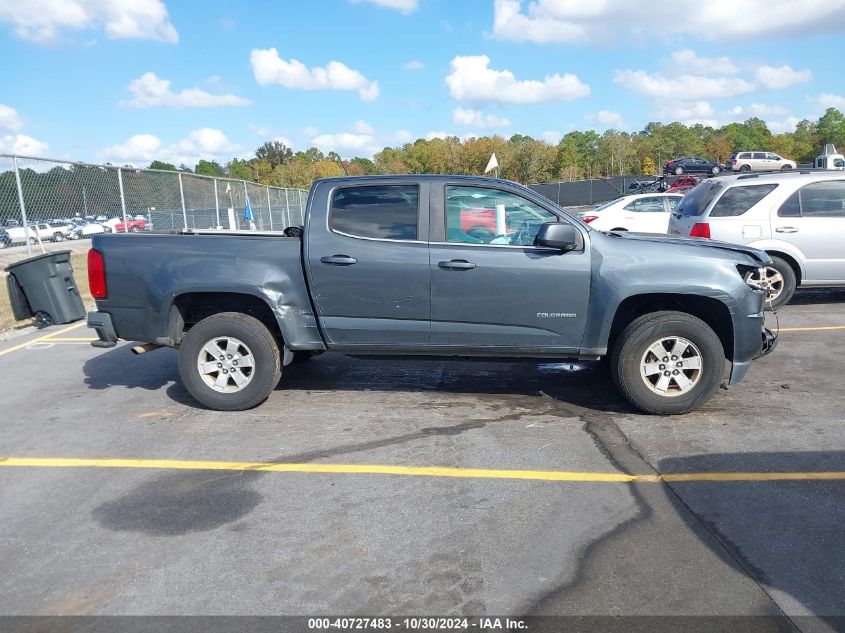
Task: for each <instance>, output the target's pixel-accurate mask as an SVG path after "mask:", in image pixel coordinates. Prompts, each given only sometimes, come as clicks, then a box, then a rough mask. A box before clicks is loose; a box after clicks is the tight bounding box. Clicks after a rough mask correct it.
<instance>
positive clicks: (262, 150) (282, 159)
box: [255, 141, 293, 168]
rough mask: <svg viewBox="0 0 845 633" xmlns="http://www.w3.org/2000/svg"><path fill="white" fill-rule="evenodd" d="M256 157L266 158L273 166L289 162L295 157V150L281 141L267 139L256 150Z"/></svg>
mask: <svg viewBox="0 0 845 633" xmlns="http://www.w3.org/2000/svg"><path fill="white" fill-rule="evenodd" d="M255 157H256V158H258V159H259V160H266V161H267V162H268V163H270V166H271V168H272V167H276V166H277V165H284V164H285V163H287V162H288V161H289V160H290V159H291V158H293V152H292V151H291V149H290V148H289V147H287V146H286V145H285V144H284V143H282V142H281V141H267V142H266V143H264V144H263V145H262V146H261V147H259V148H258V149H256V150H255Z"/></svg>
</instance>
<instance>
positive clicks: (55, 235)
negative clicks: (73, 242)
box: [53, 233, 65, 242]
mask: <svg viewBox="0 0 845 633" xmlns="http://www.w3.org/2000/svg"><path fill="white" fill-rule="evenodd" d="M64 239H65V236H64V234H62V233H53V241H54V242H62V241H64Z"/></svg>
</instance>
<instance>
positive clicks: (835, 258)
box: [669, 171, 845, 308]
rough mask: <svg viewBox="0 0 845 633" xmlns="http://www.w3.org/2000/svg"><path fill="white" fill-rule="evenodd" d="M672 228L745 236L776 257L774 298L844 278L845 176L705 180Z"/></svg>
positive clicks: (776, 302)
mask: <svg viewBox="0 0 845 633" xmlns="http://www.w3.org/2000/svg"><path fill="white" fill-rule="evenodd" d="M669 232H670V233H672V234H676V235H689V236H692V237H711V238H713V239H717V240H722V241H725V242H732V243H736V244H746V245H748V246H753V247H755V248H759V249H762V250H765V251H766V252H767V253H769V255H771V257H772V264H771V265H770V266H768V267H767V269H766V275H765V279H764V281H765V283H766V284H767V285H768V286H769V287H770V291H771V297H772V305H773V306H774V307H775V308H777V307H778V306H781V305H783V304H785V303H786V302H788V301H789V299H790V298H791V297H792V294H793V292H795V288H796V287H798V286H817V287H824V286H845V177H843V175H842V174H839V173H836V172H809V171H804V172H793V173H789V174H782V173H772V174H747V175H741V176H725V177H722V178H714V179H711V180H708V181H705V182H703V183H701V184H700V185H698V187H696V188H695V189H693V190H692V191H691V192H690V193H688V194H687V195H686V196H684V199H683V200H682V201H681V204H680V205H678V208H677V210H676V211H675V212H674V213H673V214H672V217H671V218H670V222H669Z"/></svg>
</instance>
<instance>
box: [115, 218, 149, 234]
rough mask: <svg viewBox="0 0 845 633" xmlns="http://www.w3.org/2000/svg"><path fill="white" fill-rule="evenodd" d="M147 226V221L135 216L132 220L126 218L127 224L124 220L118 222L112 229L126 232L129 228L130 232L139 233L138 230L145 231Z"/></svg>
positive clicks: (117, 231)
mask: <svg viewBox="0 0 845 633" xmlns="http://www.w3.org/2000/svg"><path fill="white" fill-rule="evenodd" d="M145 226H146V223H145V222H144V220H143V219H140V220H139V219H137V218H135V219H132V220H126V224H124V223H123V222H122V221H121V222H118V223H117V224H115V225H114V226H113V227H112V230H114V231H115V232H116V233H125V232H126V231H127V230H128V231H129V232H130V233H137V232H138V231H143V230H144V227H145Z"/></svg>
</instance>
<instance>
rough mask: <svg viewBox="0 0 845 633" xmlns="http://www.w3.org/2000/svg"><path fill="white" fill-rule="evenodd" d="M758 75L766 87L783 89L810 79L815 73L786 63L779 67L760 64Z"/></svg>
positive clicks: (758, 79) (758, 78)
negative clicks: (797, 68) (793, 67)
mask: <svg viewBox="0 0 845 633" xmlns="http://www.w3.org/2000/svg"><path fill="white" fill-rule="evenodd" d="M756 76H757V81H759V82H760V83H761V84H763V85H764V86H765V87H766V88H771V89H773V90H781V89H783V88H789V86H792V85H794V84H798V83H802V82H807V81H810V79H811V78H812V76H813V74H812V73H811V72H810V71H809V70H793V69H792V67H791V66H789V65H784V66H780V67H779V68H775V67H774V66H760V67H759V68H758V69H757V72H756Z"/></svg>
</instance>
